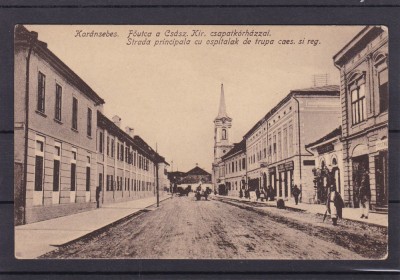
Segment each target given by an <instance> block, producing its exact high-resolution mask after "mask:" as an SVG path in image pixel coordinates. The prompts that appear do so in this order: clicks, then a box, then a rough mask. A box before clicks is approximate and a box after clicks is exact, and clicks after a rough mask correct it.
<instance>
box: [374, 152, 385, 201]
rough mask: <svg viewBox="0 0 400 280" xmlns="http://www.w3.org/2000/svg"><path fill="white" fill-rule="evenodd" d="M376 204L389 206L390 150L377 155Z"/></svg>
mask: <svg viewBox="0 0 400 280" xmlns="http://www.w3.org/2000/svg"><path fill="white" fill-rule="evenodd" d="M375 180H376V182H375V183H376V205H377V206H379V207H387V206H388V152H387V151H383V152H380V153H379V155H377V156H375Z"/></svg>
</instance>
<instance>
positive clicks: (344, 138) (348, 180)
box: [333, 61, 354, 208]
mask: <svg viewBox="0 0 400 280" xmlns="http://www.w3.org/2000/svg"><path fill="white" fill-rule="evenodd" d="M333 65H335V67H336V68H337V69H338V70H339V73H340V72H341V71H342V69H341V68H340V66H339V65H338V64H337V63H336V62H335V61H333ZM343 79H344V84H345V88H344V91H345V92H344V103H345V106H346V110H345V111H346V120H347V122H346V129H347V133H348V132H349V112H348V110H347V91H346V89H347V79H346V75H345V74H344V75H343ZM339 94H340V95H341V92H340V89H339ZM342 122H343V119H342ZM341 136H342V137H341V141H343V140H345V142H346V162H347V166H348V168H346V169H347V170H346V171H347V191H348V196H349V201H348V204H349V206H350V207H351V208H354V204H353V199H352V197H351V191H350V155H349V144H348V141H347V139H346V137H343V130H342V135H341ZM343 142H344V141H343Z"/></svg>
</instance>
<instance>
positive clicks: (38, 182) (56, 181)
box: [34, 137, 91, 192]
mask: <svg viewBox="0 0 400 280" xmlns="http://www.w3.org/2000/svg"><path fill="white" fill-rule="evenodd" d="M39 138H40V140H36V147H35V182H34V190H35V191H37V192H42V191H43V183H44V181H45V178H44V176H45V173H44V147H45V142H44V138H42V137H39ZM76 155H77V151H76V149H75V148H72V150H71V162H70V178H71V181H70V191H76V188H77V184H76ZM61 156H62V155H61V143H60V142H56V143H55V145H54V152H53V192H58V191H60V177H61V176H60V172H61V169H60V167H61V166H60V162H61ZM86 158H87V162H86V186H85V190H86V191H90V173H91V170H90V158H91V157H90V154H89V155H88V156H87V157H86Z"/></svg>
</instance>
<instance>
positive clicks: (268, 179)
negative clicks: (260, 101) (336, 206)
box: [244, 85, 340, 203]
mask: <svg viewBox="0 0 400 280" xmlns="http://www.w3.org/2000/svg"><path fill="white" fill-rule="evenodd" d="M339 118H340V100H339V87H338V86H333V85H329V86H321V87H313V88H305V89H298V90H292V91H290V93H289V94H288V95H287V96H286V97H285V98H283V99H282V100H281V101H280V102H279V103H278V105H276V106H275V107H274V108H272V109H271V110H270V111H269V112H268V113H267V114H266V115H265V116H264V118H262V119H261V120H260V121H258V122H257V123H256V124H255V125H254V126H253V127H252V128H251V129H250V130H249V131H248V132H247V133H246V134H245V136H244V138H245V139H246V158H247V159H246V161H247V183H248V187H249V189H250V191H252V190H255V189H256V188H260V187H266V186H268V185H271V187H272V188H273V189H274V191H275V194H276V197H277V198H282V199H290V197H291V189H292V188H293V186H294V185H297V186H299V187H300V188H301V190H302V194H301V196H302V201H303V202H306V203H311V202H313V201H314V195H315V191H314V183H313V179H314V178H313V173H312V169H313V168H314V165H315V163H314V157H313V154H312V153H310V152H309V151H307V150H306V149H305V144H307V143H310V142H311V141H314V140H315V139H318V138H319V137H321V136H323V135H325V134H327V133H328V132H330V131H332V130H333V129H334V128H336V127H337V126H338V123H339Z"/></svg>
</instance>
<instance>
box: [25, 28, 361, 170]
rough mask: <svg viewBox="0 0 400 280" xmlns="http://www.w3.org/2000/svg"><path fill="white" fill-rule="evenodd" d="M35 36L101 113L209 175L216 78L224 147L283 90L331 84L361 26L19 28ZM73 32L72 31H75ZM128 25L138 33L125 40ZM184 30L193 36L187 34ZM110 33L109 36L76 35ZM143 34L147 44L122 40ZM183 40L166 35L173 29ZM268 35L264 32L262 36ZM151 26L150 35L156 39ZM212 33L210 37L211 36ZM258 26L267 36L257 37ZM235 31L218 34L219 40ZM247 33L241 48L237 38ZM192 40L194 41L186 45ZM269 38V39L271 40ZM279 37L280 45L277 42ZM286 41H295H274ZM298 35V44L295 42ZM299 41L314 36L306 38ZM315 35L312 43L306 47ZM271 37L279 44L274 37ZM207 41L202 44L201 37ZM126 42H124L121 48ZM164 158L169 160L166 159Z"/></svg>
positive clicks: (178, 162)
mask: <svg viewBox="0 0 400 280" xmlns="http://www.w3.org/2000/svg"><path fill="white" fill-rule="evenodd" d="M26 27H27V28H28V29H29V30H31V31H36V32H38V34H39V40H41V41H44V42H46V43H47V44H48V48H49V49H50V50H51V51H52V52H53V53H54V54H56V55H57V56H58V57H59V58H60V59H61V60H62V61H63V62H64V63H65V64H67V65H68V66H69V67H70V68H71V69H72V70H73V71H74V72H75V73H76V74H78V75H79V76H80V77H81V78H82V79H83V80H84V81H85V82H86V83H87V84H88V85H89V86H90V87H91V88H92V89H93V90H94V91H95V92H97V94H98V95H100V96H101V97H102V98H103V99H104V100H105V102H106V103H105V105H104V113H105V115H106V116H107V117H109V118H110V119H111V118H112V117H113V116H114V115H118V116H120V117H121V119H122V125H121V127H122V128H124V127H125V126H130V127H133V128H134V130H135V131H134V133H135V134H137V135H140V136H141V137H142V138H143V139H144V140H145V141H146V142H147V143H148V144H149V145H150V146H152V147H153V148H154V149H155V148H156V146H157V150H158V152H159V154H161V155H162V156H164V157H165V158H166V161H167V162H169V163H170V164H171V169H172V166H173V170H174V171H175V170H179V171H188V170H190V169H191V168H193V167H195V166H196V164H198V165H199V166H200V167H201V168H204V169H205V170H207V171H208V172H211V164H212V162H213V147H214V123H213V121H214V119H215V117H216V116H217V114H218V107H219V104H218V103H219V97H220V91H221V83H223V84H224V92H225V101H226V109H227V113H228V115H229V116H230V117H231V118H232V119H233V121H232V128H231V135H232V136H231V137H232V139H231V140H232V143H234V142H239V141H240V140H241V139H242V137H243V135H244V134H245V133H246V132H247V131H248V130H250V128H251V127H252V126H253V125H254V124H255V123H256V122H257V121H258V120H260V119H261V118H262V117H263V116H264V115H265V114H266V113H267V112H268V111H269V110H270V109H271V108H273V107H274V106H275V105H276V104H277V103H278V102H279V101H280V100H281V99H282V98H283V97H285V96H286V95H287V94H288V93H289V91H290V90H293V89H300V88H307V87H311V86H313V75H321V74H328V75H329V84H337V85H339V83H340V80H339V70H338V69H337V68H335V67H334V65H333V60H332V57H333V56H334V55H335V54H336V53H337V52H338V51H339V50H340V49H342V48H343V47H344V46H345V45H346V44H347V43H348V42H349V41H350V40H351V39H352V38H353V37H354V36H355V35H356V34H357V33H358V32H359V31H360V30H361V29H362V28H363V26H190V25H186V26H151V25H150V26H149V25H147V26H139V25H136V26H134V25H132V26H129V25H93V26H90V25H84V26H78V25H26ZM80 30H82V31H81V32H80V33H79V34H81V36H76V35H77V31H80ZM130 30H132V32H134V31H137V34H140V35H141V36H132V35H130V37H129V38H130V39H129V40H128V36H129V33H130ZM192 30H201V31H203V32H204V35H203V36H199V37H195V36H194V37H191V34H192ZM235 30H236V31H245V30H248V31H252V30H254V31H258V32H265V33H264V34H269V36H266V37H261V38H259V39H260V40H264V41H262V43H267V41H266V40H269V41H268V42H269V44H265V45H262V44H260V43H258V44H255V39H257V37H254V36H253V37H252V36H241V37H238V39H239V44H238V45H214V46H213V45H210V44H207V40H217V41H218V40H219V39H220V37H219V36H211V35H212V34H214V35H220V34H218V33H217V32H232V31H235ZM92 31H95V32H107V31H108V32H115V33H116V34H117V37H100V38H99V37H95V38H94V37H88V36H86V37H84V36H82V34H87V33H90V32H92ZM143 31H144V32H145V35H149V33H150V32H151V33H152V34H151V36H150V37H147V40H149V41H150V42H151V44H150V45H137V43H136V44H132V41H131V40H132V39H134V40H135V42H137V41H138V40H140V41H143V40H145V38H146V37H143V35H144V34H143V33H142V32H143ZM176 31H178V32H181V34H182V33H183V32H187V35H186V36H183V37H175V36H166V35H175V34H176V33H178V32H176ZM268 31H269V32H268ZM156 32H160V36H159V37H156ZM211 32H215V33H211ZM267 32H268V33H267ZM229 38H231V39H232V40H233V39H235V37H229V36H227V35H225V36H224V37H222V40H227V39H229ZM246 38H248V39H249V40H251V43H249V44H243V41H244V40H245V39H246ZM163 39H167V40H174V39H176V40H180V41H182V42H184V41H185V40H186V42H187V40H191V44H190V45H177V46H171V45H161V46H153V45H154V43H155V40H160V41H161V40H163ZM195 40H202V44H201V45H195V44H194V41H195ZM271 40H273V41H274V42H273V44H271ZM280 40H284V41H280ZM287 40H293V42H294V43H295V44H282V43H284V42H287ZM299 40H304V42H305V43H304V44H299V43H298V42H299ZM309 40H314V41H310V43H308V42H309ZM315 40H318V44H316V45H314V43H315ZM279 41H280V43H279ZM209 42H211V41H209ZM129 43H130V44H129ZM172 161H173V163H172Z"/></svg>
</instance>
